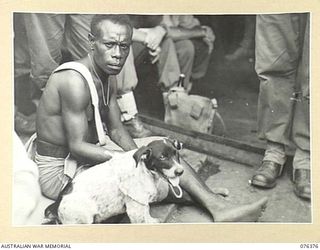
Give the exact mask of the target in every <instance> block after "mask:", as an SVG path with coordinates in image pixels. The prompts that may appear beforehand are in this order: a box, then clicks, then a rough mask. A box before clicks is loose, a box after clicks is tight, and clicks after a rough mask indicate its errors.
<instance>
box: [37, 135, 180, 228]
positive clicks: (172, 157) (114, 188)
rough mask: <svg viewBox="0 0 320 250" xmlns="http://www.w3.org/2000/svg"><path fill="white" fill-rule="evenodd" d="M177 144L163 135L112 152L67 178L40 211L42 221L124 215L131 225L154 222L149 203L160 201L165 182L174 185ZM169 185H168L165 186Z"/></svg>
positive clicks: (96, 219)
mask: <svg viewBox="0 0 320 250" xmlns="http://www.w3.org/2000/svg"><path fill="white" fill-rule="evenodd" d="M181 149H182V144H181V143H180V142H178V141H176V140H170V139H168V138H164V139H163V140H156V141H152V142H151V143H149V144H148V145H147V146H143V147H141V148H139V149H137V150H132V151H128V152H125V153H116V154H115V155H114V156H113V158H112V159H110V160H109V161H107V162H104V163H101V164H99V165H96V166H93V167H91V168H89V169H87V170H85V171H83V172H82V173H80V174H79V175H77V176H76V177H75V178H74V180H73V181H72V182H70V183H69V184H68V185H67V186H66V187H65V188H64V189H63V191H62V192H61V193H60V196H59V198H58V199H57V201H56V202H55V203H53V204H51V205H50V206H49V207H47V209H46V211H45V217H46V221H45V222H44V223H43V224H93V223H101V222H103V221H105V220H107V219H108V218H110V217H113V216H116V215H119V214H123V213H125V212H126V213H127V215H128V217H129V219H130V222H131V223H159V222H160V221H159V219H157V218H153V217H151V215H150V211H149V210H150V207H149V204H150V203H152V202H155V201H161V200H163V199H164V198H165V197H166V196H167V194H168V186H170V187H171V189H172V190H173V191H174V188H173V187H176V188H178V190H179V194H177V193H175V194H176V196H177V197H178V198H180V197H181V196H182V190H181V188H180V186H179V177H180V176H181V175H182V174H183V171H184V169H183V166H182V165H181V164H180V158H179V150H181ZM168 184H169V185H168Z"/></svg>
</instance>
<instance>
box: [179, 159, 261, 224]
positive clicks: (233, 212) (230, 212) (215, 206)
mask: <svg viewBox="0 0 320 250" xmlns="http://www.w3.org/2000/svg"><path fill="white" fill-rule="evenodd" d="M182 163H183V165H184V172H183V174H182V175H181V177H180V185H181V187H182V189H183V190H184V191H186V192H187V194H186V196H185V198H186V200H187V201H188V200H189V201H190V198H188V195H190V197H191V198H192V200H194V201H196V202H198V203H199V204H200V205H201V206H203V207H204V208H206V209H207V210H208V211H209V212H210V214H211V215H212V217H213V219H214V221H215V222H232V221H233V222H243V221H257V220H258V218H259V217H260V216H261V213H262V211H263V210H264V208H265V207H266V203H267V198H266V197H263V198H261V199H259V200H258V201H256V202H253V203H250V204H246V205H240V206H239V205H237V206H234V205H232V204H231V203H229V202H227V201H225V200H224V199H223V198H222V197H221V195H218V194H215V193H213V191H212V190H211V189H210V188H209V187H208V186H207V185H206V184H205V183H204V182H203V181H202V180H201V179H200V178H199V176H198V175H197V173H196V172H195V171H194V170H193V169H192V167H191V166H190V165H189V164H188V163H187V162H185V161H184V160H182Z"/></svg>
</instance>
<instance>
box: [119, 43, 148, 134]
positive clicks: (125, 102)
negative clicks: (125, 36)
mask: <svg viewBox="0 0 320 250" xmlns="http://www.w3.org/2000/svg"><path fill="white" fill-rule="evenodd" d="M116 79H117V88H118V98H117V101H118V104H119V108H120V111H121V120H122V122H123V125H124V126H125V127H126V129H127V130H128V132H129V134H130V135H131V136H132V137H133V138H141V137H147V136H150V135H151V134H152V133H151V131H150V130H148V129H146V128H145V127H144V126H143V123H142V122H141V120H140V118H139V117H138V109H137V105H136V101H135V97H134V94H133V90H134V89H135V88H136V86H137V84H138V77H137V73H136V69H135V66H134V58H133V52H132V48H131V50H130V53H129V55H128V57H127V61H126V63H125V64H124V66H123V68H122V70H121V72H120V73H119V74H118V75H117V76H116Z"/></svg>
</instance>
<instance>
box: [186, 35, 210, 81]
mask: <svg viewBox="0 0 320 250" xmlns="http://www.w3.org/2000/svg"><path fill="white" fill-rule="evenodd" d="M191 42H192V44H193V46H194V50H195V55H194V62H193V68H192V75H191V78H192V79H194V80H198V79H201V78H202V77H204V76H205V74H206V73H207V69H208V66H209V62H210V56H211V54H209V48H208V45H206V43H204V42H203V40H202V39H192V40H191Z"/></svg>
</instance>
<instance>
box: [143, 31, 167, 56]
mask: <svg viewBox="0 0 320 250" xmlns="http://www.w3.org/2000/svg"><path fill="white" fill-rule="evenodd" d="M146 32H147V36H146V39H145V41H144V42H145V44H146V46H147V47H148V48H149V49H151V50H154V51H155V50H156V49H157V48H158V47H160V43H161V41H162V39H163V38H164V36H165V35H166V33H167V31H166V30H165V29H164V28H163V27H162V26H156V27H154V28H151V29H146Z"/></svg>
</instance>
